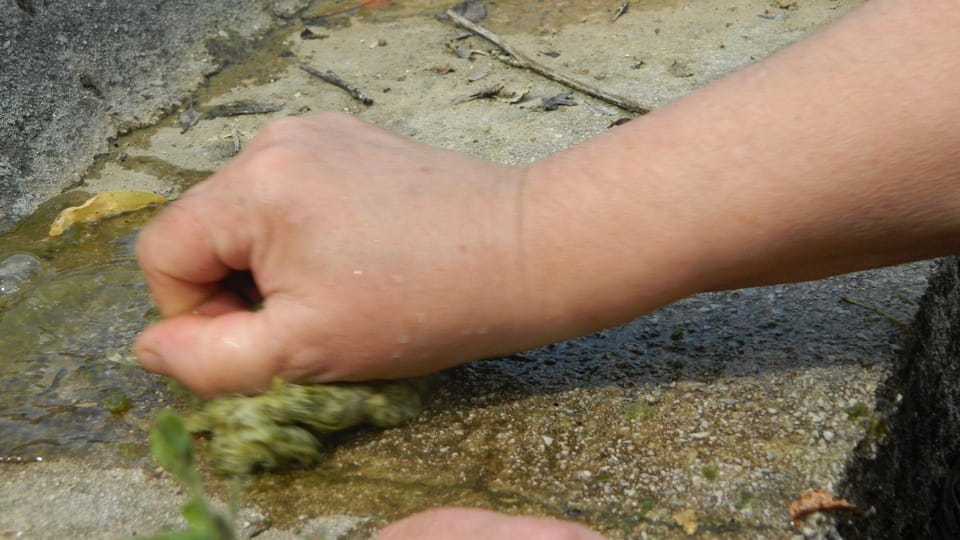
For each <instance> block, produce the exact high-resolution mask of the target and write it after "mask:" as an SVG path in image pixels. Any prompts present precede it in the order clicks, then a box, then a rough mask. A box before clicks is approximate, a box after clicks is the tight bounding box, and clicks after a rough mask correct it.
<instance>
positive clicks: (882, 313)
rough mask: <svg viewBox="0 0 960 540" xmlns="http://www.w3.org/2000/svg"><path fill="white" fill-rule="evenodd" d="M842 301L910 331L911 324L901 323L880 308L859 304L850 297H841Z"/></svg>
mask: <svg viewBox="0 0 960 540" xmlns="http://www.w3.org/2000/svg"><path fill="white" fill-rule="evenodd" d="M840 300H842V301H844V302H846V303H848V304H852V305H854V306H857V307H862V308H863V309H866V310H868V311H872V312H874V313H876V314H877V315H879V316H881V317H883V318H884V319H886V320H888V321H890V322H892V323H893V324H895V325H897V326H899V327H900V328H902V329H903V330H909V329H910V323H908V322H904V321H901V320H900V319H898V318H896V317H894V316H893V315H890V314H889V313H886V312H885V311H883V310H881V309H880V308H876V307H873V306H868V305H867V304H864V303H862V302H858V301H856V300H854V299H853V298H850V297H849V296H841V297H840Z"/></svg>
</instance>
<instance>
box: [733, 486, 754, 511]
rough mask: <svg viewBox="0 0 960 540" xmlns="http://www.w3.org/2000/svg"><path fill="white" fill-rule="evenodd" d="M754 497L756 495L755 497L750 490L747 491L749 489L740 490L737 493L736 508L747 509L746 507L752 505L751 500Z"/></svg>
mask: <svg viewBox="0 0 960 540" xmlns="http://www.w3.org/2000/svg"><path fill="white" fill-rule="evenodd" d="M756 498H757V497H756V496H755V495H754V494H753V493H751V492H749V491H747V490H742V491H741V492H740V493H739V494H738V495H737V503H736V505H737V510H747V509H749V508H752V507H753V501H755V500H756Z"/></svg>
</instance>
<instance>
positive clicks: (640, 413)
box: [623, 401, 657, 422]
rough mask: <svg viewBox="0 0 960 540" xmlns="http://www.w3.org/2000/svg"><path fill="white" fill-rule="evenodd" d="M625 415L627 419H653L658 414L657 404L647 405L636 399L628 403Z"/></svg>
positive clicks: (643, 420) (641, 420)
mask: <svg viewBox="0 0 960 540" xmlns="http://www.w3.org/2000/svg"><path fill="white" fill-rule="evenodd" d="M623 415H624V417H625V418H626V419H627V420H636V421H638V422H646V421H647V420H652V419H653V418H654V417H655V416H657V407H656V406H655V405H647V404H646V403H641V402H639V401H636V402H633V403H631V404H629V405H627V408H626V410H625V411H624V413H623Z"/></svg>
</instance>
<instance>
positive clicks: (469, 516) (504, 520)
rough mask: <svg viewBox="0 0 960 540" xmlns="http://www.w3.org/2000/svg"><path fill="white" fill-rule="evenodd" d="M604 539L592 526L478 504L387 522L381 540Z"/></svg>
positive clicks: (381, 532) (433, 511)
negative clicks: (507, 512) (511, 513)
mask: <svg viewBox="0 0 960 540" xmlns="http://www.w3.org/2000/svg"><path fill="white" fill-rule="evenodd" d="M447 538H458V539H460V540H481V539H482V540H512V539H517V538H522V539H524V540H603V537H602V536H601V535H599V534H597V533H595V532H593V531H591V530H590V529H588V528H586V527H584V526H582V525H579V524H576V523H571V522H567V521H559V520H556V519H548V518H529V517H512V516H508V515H505V514H500V513H497V512H493V511H490V510H481V509H477V508H441V509H438V510H429V511H427V512H423V513H420V514H415V515H413V516H410V517H408V518H405V519H402V520H400V521H397V522H396V523H393V524H391V525H389V526H387V527H386V528H385V529H383V530H382V531H380V534H379V536H377V539H378V540H407V539H410V540H413V539H416V540H433V539H437V540H443V539H447Z"/></svg>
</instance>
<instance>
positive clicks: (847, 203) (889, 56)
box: [136, 0, 960, 538]
mask: <svg viewBox="0 0 960 540" xmlns="http://www.w3.org/2000/svg"><path fill="white" fill-rule="evenodd" d="M958 8H960V2H958V1H956V0H913V1H909V0H900V1H896V0H873V1H871V2H868V3H867V4H866V5H865V6H863V7H861V8H860V9H858V10H856V11H854V12H853V13H851V14H850V15H848V16H847V17H845V18H844V19H843V20H842V21H840V22H839V23H837V24H835V25H833V26H831V27H830V28H828V29H826V30H824V31H822V32H819V33H818V34H816V35H815V36H812V37H811V38H809V39H807V40H805V41H803V42H801V43H798V44H796V45H794V46H791V47H789V48H787V49H785V50H783V51H781V52H779V53H777V54H775V55H773V56H772V57H771V58H769V59H767V60H765V61H762V62H760V63H758V64H756V65H753V66H751V67H749V68H746V69H744V70H743V71H741V72H739V73H736V74H733V75H731V76H728V77H726V78H724V79H722V80H720V81H718V82H716V83H714V84H711V85H709V86H707V87H706V88H704V89H702V90H700V91H697V92H695V93H693V94H691V95H689V96H686V97H684V98H682V99H680V100H677V101H676V102H674V103H672V104H670V105H668V106H665V107H663V108H661V109H659V110H657V111H655V112H653V113H651V114H649V115H647V116H645V117H643V118H641V119H638V120H636V121H634V122H631V123H629V124H626V125H625V126H622V127H619V128H616V129H613V130H610V132H608V133H605V134H603V135H601V136H599V137H596V138H594V139H592V140H590V141H588V142H586V143H584V144H581V145H579V146H576V147H573V148H570V149H568V150H566V151H563V152H560V153H558V154H555V155H553V156H550V157H548V158H545V159H543V160H541V161H538V162H536V163H533V164H531V165H527V166H522V167H521V166H507V165H498V164H491V163H487V162H483V161H478V160H474V159H472V158H468V157H465V156H462V155H459V154H456V153H453V152H449V151H445V150H439V149H435V148H430V147H426V146H423V145H421V144H419V143H416V142H414V141H412V140H409V139H406V138H403V137H400V136H397V135H394V134H391V133H389V132H386V131H383V130H381V129H379V128H376V127H373V126H370V125H367V124H364V123H362V122H360V121H358V120H356V119H353V118H349V117H346V116H343V115H338V114H330V113H325V114H321V115H317V116H312V117H307V118H291V119H286V120H281V121H280V122H277V123H275V124H273V125H271V126H269V127H267V128H266V129H264V130H263V132H261V133H260V134H259V135H258V136H257V137H256V138H255V139H254V141H253V142H252V143H251V144H250V145H249V147H248V148H247V149H246V150H245V151H244V152H243V153H241V155H239V156H238V157H237V158H236V159H234V160H233V161H231V162H230V163H229V164H228V165H227V166H226V167H224V168H223V169H222V170H221V171H219V172H218V173H216V174H215V175H213V176H212V177H211V178H210V179H209V180H207V181H205V182H203V183H201V184H200V185H198V186H196V187H194V188H193V189H191V190H189V191H188V192H187V193H186V194H185V195H184V197H182V198H181V199H180V200H179V201H178V202H177V203H175V204H173V205H171V207H170V208H168V209H167V210H166V211H164V212H163V213H162V214H161V215H160V216H159V217H158V218H157V219H156V220H155V221H154V222H153V223H151V225H150V226H148V227H147V228H146V229H145V230H144V231H143V233H142V235H141V237H140V241H139V243H138V246H137V252H138V257H139V259H140V262H141V265H142V267H143V270H144V272H145V275H146V277H147V281H148V283H149V285H150V287H151V290H152V291H153V294H154V296H155V298H156V300H157V303H158V304H159V306H160V308H161V310H162V311H163V313H164V315H165V316H166V319H165V320H164V321H162V322H160V323H158V324H156V325H154V326H152V327H151V328H149V329H147V330H146V331H145V332H144V333H143V335H142V336H141V337H140V339H139V341H138V343H137V345H136V350H137V354H138V356H139V358H140V361H141V363H142V364H143V365H144V367H146V368H147V369H149V370H151V371H154V372H157V373H162V374H166V375H170V376H173V377H175V378H177V379H179V380H180V381H181V382H183V383H184V384H186V385H187V386H189V387H190V388H191V389H193V390H194V391H196V392H198V393H200V394H203V395H213V394H218V393H224V392H235V391H239V392H256V391H258V390H262V389H264V388H266V387H267V386H268V385H269V382H270V380H271V379H272V378H273V377H274V376H280V377H283V378H285V379H288V380H294V381H335V380H363V379H370V378H385V377H386V378H393V377H407V376H413V375H420V374H423V373H427V372H432V371H437V370H440V369H443V368H446V367H450V366H453V365H456V364H460V363H464V362H467V361H471V360H475V359H478V358H483V357H490V356H495V355H500V354H506V353H510V352H515V351H518V350H522V349H526V348H530V347H533V346H537V345H541V344H545V343H549V342H552V341H556V340H559V339H563V338H568V337H572V336H576V335H581V334H584V333H587V332H590V331H593V330H597V329H600V328H604V327H608V326H611V325H614V324H617V323H620V322H624V321H627V320H630V319H632V318H634V317H637V316H639V315H641V314H643V313H646V312H648V311H650V310H652V309H655V308H657V307H659V306H662V305H664V304H667V303H669V302H672V301H675V300H677V299H680V298H682V297H685V296H687V295H690V294H694V293H697V292H702V291H709V290H718V289H727V288H736V287H743V286H756V285H762V284H771V283H779V282H788V281H797V280H806V279H815V278H819V277H823V276H827V275H831V274H837V273H842V272H848V271H853V270H859V269H865V268H870V267H876V266H882V265H890V264H896V263H901V262H906V261H910V260H917V259H923V258H930V257H935V256H940V255H946V254H950V253H956V252H957V250H958V248H960V189H958V186H960V85H957V84H956V81H958V80H960V39H958V37H957V34H956V28H958V27H960V9H958ZM245 271H248V272H249V273H250V274H251V275H252V278H253V280H252V283H247V284H246V285H242V283H243V282H242V280H241V281H238V280H236V279H235V278H236V276H237V275H238V274H237V272H245ZM241 275H242V274H241ZM585 276H602V278H601V279H589V278H585ZM238 283H241V285H238ZM261 298H262V300H263V308H262V309H261V310H259V311H255V312H251V311H247V310H246V308H247V307H248V306H249V305H250V302H251V301H257V300H260V299H261ZM445 527H446V528H445ZM450 527H457V528H458V529H457V530H460V531H462V534H461V535H460V536H461V537H463V538H501V537H503V538H506V537H518V538H519V537H523V538H532V537H533V536H531V535H532V534H533V533H531V532H530V531H534V530H541V531H551V532H553V533H555V534H554V535H553V536H551V535H545V536H543V537H544V538H546V537H550V538H557V537H559V536H557V534H559V532H557V531H559V530H562V531H564V534H567V535H568V536H567V537H569V538H595V537H596V536H595V535H593V533H590V532H589V531H585V530H583V529H582V528H580V527H578V526H575V525H572V524H563V523H562V522H556V521H543V520H534V519H530V518H510V517H506V516H501V515H498V514H494V513H490V512H486V511H467V510H463V509H447V510H437V511H431V512H428V513H425V514H420V515H417V516H413V517H411V518H407V519H405V520H403V521H401V522H398V523H397V524H395V525H393V526H391V527H389V528H387V529H385V530H384V531H383V533H382V536H383V538H441V537H447V536H448V535H447V534H445V531H448V530H450V529H449V528H450Z"/></svg>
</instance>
